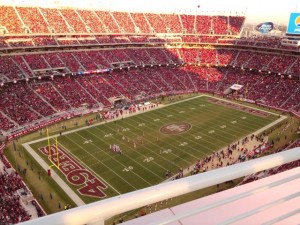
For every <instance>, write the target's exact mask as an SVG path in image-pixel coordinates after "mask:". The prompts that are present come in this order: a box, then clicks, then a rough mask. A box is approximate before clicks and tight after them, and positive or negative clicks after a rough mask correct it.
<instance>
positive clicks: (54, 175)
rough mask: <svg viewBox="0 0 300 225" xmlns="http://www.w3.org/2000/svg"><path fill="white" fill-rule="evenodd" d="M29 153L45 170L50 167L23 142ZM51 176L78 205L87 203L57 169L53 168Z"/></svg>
mask: <svg viewBox="0 0 300 225" xmlns="http://www.w3.org/2000/svg"><path fill="white" fill-rule="evenodd" d="M22 146H23V147H24V148H25V149H26V150H27V151H28V153H29V154H30V155H31V156H32V157H33V158H34V159H35V160H36V161H37V162H38V163H39V164H40V165H41V166H42V167H43V169H44V170H45V171H47V170H48V169H49V165H48V164H47V163H46V162H45V161H44V160H43V159H42V158H41V157H40V156H39V155H38V154H37V153H36V151H34V150H33V149H32V148H31V147H30V146H29V144H28V143H25V144H22ZM51 177H52V178H53V180H54V181H55V182H56V183H57V184H58V185H59V186H60V187H61V188H62V189H63V190H64V192H65V193H66V194H67V195H68V196H69V197H70V198H71V199H72V200H73V201H74V202H75V204H76V205H77V206H81V205H85V203H84V201H82V199H81V198H80V197H79V196H78V195H77V194H76V193H75V192H74V191H73V190H72V189H71V188H70V187H69V185H68V184H66V182H64V181H63V180H62V179H61V178H60V177H59V176H58V175H57V173H56V172H55V171H53V170H51Z"/></svg>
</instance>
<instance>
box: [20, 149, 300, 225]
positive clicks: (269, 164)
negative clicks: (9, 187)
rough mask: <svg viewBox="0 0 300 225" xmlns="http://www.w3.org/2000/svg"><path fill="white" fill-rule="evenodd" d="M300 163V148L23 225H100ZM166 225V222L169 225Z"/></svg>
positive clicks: (23, 224)
mask: <svg viewBox="0 0 300 225" xmlns="http://www.w3.org/2000/svg"><path fill="white" fill-rule="evenodd" d="M298 159H300V147H298V148H294V149H291V150H287V151H284V152H280V153H276V154H273V155H269V156H265V157H262V158H258V159H253V160H251V161H247V162H243V163H238V164H235V165H232V166H228V167H223V168H219V169H215V170H211V171H208V172H205V173H201V174H198V175H194V176H190V177H186V178H182V179H180V180H176V181H170V182H166V183H162V184H159V185H155V186H152V187H149V188H145V189H142V190H138V191H134V192H130V193H127V194H123V195H119V196H116V197H112V198H109V199H105V200H101V201H98V202H94V203H91V204H88V205H84V206H80V207H77V208H74V209H69V210H67V211H63V212H59V213H55V214H52V215H48V216H45V217H42V218H39V219H35V220H31V221H27V222H24V223H21V225H40V224H43V225H83V224H88V225H91V224H99V225H103V224H104V221H105V220H106V219H108V218H110V217H112V216H115V215H118V214H120V213H124V212H126V211H130V210H133V209H137V208H140V207H143V206H145V205H149V204H153V203H156V202H159V201H162V200H165V199H169V198H173V197H176V196H179V195H183V194H187V193H190V192H193V191H196V190H199V189H202V188H206V187H210V186H212V185H216V184H219V183H223V182H226V181H229V180H233V179H236V178H239V177H244V176H246V175H249V174H252V173H256V172H259V171H262V170H266V169H269V168H273V167H276V166H279V165H282V164H285V163H289V162H292V161H295V160H298ZM166 222H167V221H166Z"/></svg>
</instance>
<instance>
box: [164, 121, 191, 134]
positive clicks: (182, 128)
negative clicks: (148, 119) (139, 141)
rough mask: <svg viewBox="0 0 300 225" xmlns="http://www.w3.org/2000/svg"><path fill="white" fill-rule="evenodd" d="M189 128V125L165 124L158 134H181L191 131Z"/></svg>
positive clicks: (180, 123)
mask: <svg viewBox="0 0 300 225" xmlns="http://www.w3.org/2000/svg"><path fill="white" fill-rule="evenodd" d="M191 127H192V126H191V124H189V123H184V122H177V123H171V124H167V125H165V126H163V127H161V128H160V132H162V133H163V134H181V133H183V132H186V131H188V130H189V129H191Z"/></svg>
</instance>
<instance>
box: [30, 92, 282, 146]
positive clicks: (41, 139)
mask: <svg viewBox="0 0 300 225" xmlns="http://www.w3.org/2000/svg"><path fill="white" fill-rule="evenodd" d="M201 97H209V98H215V99H218V100H222V101H225V102H230V103H233V104H236V105H241V106H244V107H247V108H251V109H255V110H259V111H262V112H266V113H269V114H273V115H276V116H280V117H284V119H286V118H287V117H286V116H282V115H280V114H276V113H273V112H269V111H266V110H263V109H259V108H255V107H252V106H248V105H243V104H240V103H236V102H234V101H230V100H227V99H223V98H219V97H215V96H210V95H206V94H201V95H198V96H195V97H192V98H187V99H184V100H181V101H177V102H173V103H169V104H165V105H159V106H158V107H156V108H153V109H149V110H147V111H140V112H136V113H133V114H129V113H128V110H126V111H125V112H126V113H125V114H123V116H122V117H119V118H115V119H111V120H109V121H101V122H99V123H95V124H93V125H89V126H84V127H80V128H76V129H73V130H69V131H66V132H63V135H65V134H71V133H74V132H77V131H81V130H86V129H88V128H90V127H96V126H99V125H101V124H107V123H111V122H114V121H117V120H120V119H122V118H127V117H131V116H136V115H139V114H142V113H146V112H150V111H152V110H157V109H161V108H165V107H168V106H170V105H176V104H179V103H182V102H186V101H189V100H193V99H196V98H201ZM236 110H237V109H236ZM275 121H277V120H275ZM263 128H265V127H263ZM59 136H60V135H59V134H54V135H51V136H49V138H55V137H59ZM45 140H48V137H44V138H40V139H37V140H33V141H29V142H26V144H29V145H30V144H34V143H37V142H41V141H45Z"/></svg>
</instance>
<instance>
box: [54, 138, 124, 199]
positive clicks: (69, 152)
mask: <svg viewBox="0 0 300 225" xmlns="http://www.w3.org/2000/svg"><path fill="white" fill-rule="evenodd" d="M59 145H61V146H62V147H63V149H64V150H66V151H68V154H70V155H72V156H73V158H74V160H77V161H79V162H80V163H81V165H83V167H84V168H85V169H86V168H88V169H89V171H90V172H92V173H93V174H94V175H95V176H96V177H98V178H100V180H101V181H104V183H105V184H107V186H109V187H110V188H112V189H113V190H114V191H115V192H117V193H118V194H119V195H120V194H121V193H120V192H119V191H118V190H116V189H115V188H114V187H113V186H111V185H110V184H109V183H108V182H107V181H106V180H105V179H103V178H102V177H101V176H100V175H99V174H97V173H95V172H94V171H93V170H92V169H91V168H90V167H89V166H88V165H86V164H85V163H84V162H83V161H81V160H80V159H79V158H78V157H76V156H75V155H74V154H73V153H72V152H71V151H69V150H68V149H67V148H66V147H65V146H64V145H63V144H61V143H59ZM98 161H99V160H98ZM77 163H78V162H77Z"/></svg>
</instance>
